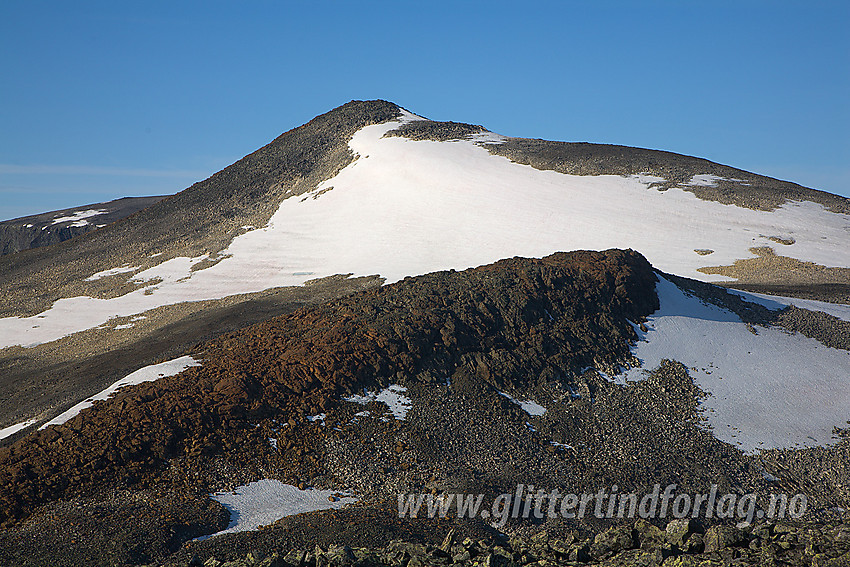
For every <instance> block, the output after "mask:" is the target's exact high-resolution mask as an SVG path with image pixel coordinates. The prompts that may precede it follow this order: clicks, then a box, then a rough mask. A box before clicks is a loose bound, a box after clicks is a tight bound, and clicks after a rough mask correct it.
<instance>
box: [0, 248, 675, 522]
mask: <svg viewBox="0 0 850 567" xmlns="http://www.w3.org/2000/svg"><path fill="white" fill-rule="evenodd" d="M654 284H655V275H654V273H653V271H652V269H651V267H650V266H649V264H648V263H647V262H646V260H645V259H644V258H643V257H642V256H640V255H639V254H637V253H635V252H632V251H625V252H624V251H619V250H611V251H607V252H574V253H569V254H564V253H559V254H555V255H552V256H549V257H547V258H544V259H542V260H530V259H521V258H515V259H511V260H503V261H500V262H497V263H496V264H492V265H489V266H483V267H481V268H476V269H472V270H467V271H465V272H439V273H435V274H430V275H426V276H421V277H417V278H408V279H405V280H404V281H402V282H399V283H398V284H395V285H391V286H386V287H384V288H378V289H374V290H370V291H366V292H362V293H359V294H356V295H354V296H351V297H349V298H345V299H341V300H337V301H334V302H331V303H328V304H325V305H321V306H318V307H314V308H311V309H302V310H299V311H296V312H294V313H292V314H290V315H285V316H282V317H279V318H276V319H272V320H270V321H268V322H265V323H260V324H258V325H255V326H253V327H249V328H247V329H245V330H244V331H240V332H237V333H234V334H230V335H226V336H224V337H222V338H220V339H217V340H214V341H212V342H211V343H207V344H204V345H202V346H201V347H199V349H198V355H197V356H199V357H201V358H203V360H204V364H203V366H202V367H198V368H193V369H189V370H188V371H186V372H184V373H183V374H181V375H179V376H176V377H172V378H165V379H162V380H159V381H157V382H154V383H148V384H143V385H141V386H138V387H134V388H127V389H125V390H122V391H121V392H120V393H119V394H118V395H117V396H116V397H115V398H113V399H111V400H110V401H108V402H105V403H100V404H96V405H95V407H94V408H92V409H91V410H89V411H86V412H85V413H84V414H82V415H80V416H78V417H76V418H74V419H72V420H71V421H69V422H67V423H66V424H64V425H61V426H54V427H50V428H48V429H47V430H45V431H39V432H37V433H34V434H32V435H30V436H28V437H26V438H24V439H22V440H21V441H19V442H17V443H15V444H14V445H12V446H11V447H7V448H2V449H0V502H2V507H0V514H2V520H3V521H4V522H6V523H9V522H13V521H14V520H15V519H16V518H20V517H22V516H25V515H27V514H28V513H29V511H31V510H32V509H33V507H34V506H37V505H39V504H40V503H44V502H47V501H50V500H53V499H57V498H63V497H67V496H70V495H74V494H84V493H86V491H87V490H91V489H92V488H93V487H96V486H99V485H102V484H104V483H110V482H113V481H114V480H115V479H125V480H126V482H128V483H131V484H136V483H141V484H142V485H150V484H151V483H154V484H156V481H155V479H156V478H157V477H158V476H160V475H161V474H163V470H164V467H165V466H166V464H167V463H168V462H169V460H170V459H173V458H175V457H178V456H185V457H189V458H195V457H200V456H202V455H207V456H210V455H216V454H220V453H222V452H226V451H229V450H233V449H236V448H243V449H244V448H246V447H249V446H250V445H251V443H254V442H262V443H263V444H265V438H264V437H263V435H262V433H261V432H257V433H255V431H256V430H255V428H252V427H251V423H256V422H257V421H259V420H262V419H265V418H275V419H277V420H279V421H281V422H286V421H287V420H296V421H301V420H303V417H304V416H305V415H310V414H316V413H319V412H320V411H323V410H326V409H328V408H329V407H332V406H333V405H335V404H336V403H337V400H338V398H339V396H340V394H345V393H350V392H352V391H356V390H358V389H359V388H362V387H365V386H372V387H375V386H382V385H387V384H389V383H391V382H398V383H402V384H406V383H416V382H421V383H426V384H427V383H431V382H432V381H433V382H437V381H440V382H441V381H442V380H444V378H442V377H443V376H446V375H448V376H452V375H453V374H457V372H456V371H457V370H462V369H463V368H465V367H466V365H465V361H466V360H467V359H470V358H471V359H475V360H478V363H477V367H478V368H479V369H480V372H479V373H478V375H477V376H470V375H468V373H467V375H466V378H464V377H462V376H460V375H459V374H457V376H456V378H455V381H456V383H457V387H458V388H467V389H469V390H470V392H473V393H474V392H475V391H477V390H480V387H481V384H480V383H484V384H486V383H490V384H492V385H493V386H496V387H498V388H502V389H512V388H519V389H525V388H527V387H528V386H529V384H528V382H529V380H531V379H532V377H534V378H533V379H534V380H536V379H537V378H536V377H539V376H546V375H547V374H548V375H550V376H556V375H559V374H560V375H564V376H572V375H575V374H577V373H578V372H579V371H580V370H581V369H582V368H583V367H586V366H592V365H594V364H597V365H607V366H610V367H612V368H615V367H617V366H618V365H619V364H624V363H627V361H628V359H629V358H630V353H629V346H628V345H629V341H631V340H633V339H634V338H635V336H634V331H633V329H632V327H631V325H630V324H629V323H628V320H641V319H642V318H643V317H644V316H646V315H648V314H649V313H651V312H652V311H654V310H655V309H656V308H657V306H658V303H657V302H658V300H657V297H656V295H655V292H654ZM479 382H480V383H479ZM294 423H295V422H294V421H293V426H294ZM204 488H206V487H204Z"/></svg>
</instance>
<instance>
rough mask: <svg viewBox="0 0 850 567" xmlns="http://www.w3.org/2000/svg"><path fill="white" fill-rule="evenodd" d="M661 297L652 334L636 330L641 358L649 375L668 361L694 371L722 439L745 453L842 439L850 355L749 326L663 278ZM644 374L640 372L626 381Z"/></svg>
mask: <svg viewBox="0 0 850 567" xmlns="http://www.w3.org/2000/svg"><path fill="white" fill-rule="evenodd" d="M656 291H657V292H658V299H659V301H660V303H661V307H660V309H659V310H658V311H656V312H655V313H654V314H653V315H651V316H650V317H649V321H648V322H647V324H646V326H647V331H646V332H642V331H641V330H640V329H638V328H637V326H636V327H635V331H636V332H637V333H638V336H639V337H640V341H639V342H638V343H637V345H636V346H635V348H634V349H633V350H634V354H635V356H637V357H638V359H640V360H641V362H642V363H643V368H644V369H652V368H655V367H656V366H658V365H659V364H660V363H661V360H662V359H665V358H667V359H673V360H677V361H679V362H681V363H683V364H685V365H686V366H688V367H689V368H690V369H691V375H692V376H693V378H694V381H695V382H696V383H697V384H698V385H699V386H700V387H701V388H702V389H703V390H705V391H706V392H708V394H709V397H708V398H707V399H705V400H704V402H703V404H702V405H703V407H704V408H705V410H706V411H705V417H706V418H707V420H708V423H709V424H710V425H711V427H712V429H713V431H714V435H715V436H716V437H717V438H718V439H720V440H722V441H726V442H727V443H731V444H733V445H736V446H738V447H740V448H741V449H742V450H744V451H755V450H758V449H772V448H784V447H810V446H817V445H827V444H830V443H833V442H836V441H837V438H835V437H834V436H833V433H832V432H833V427H836V426H837V427H846V424H847V420H848V418H850V352H849V351H846V350H841V349H835V348H829V347H826V346H824V345H823V344H821V343H820V342H818V341H817V340H815V339H810V338H808V337H804V336H803V335H800V334H798V333H794V334H790V333H788V332H787V331H785V330H784V329H780V328H774V327H769V328H764V327H755V328H753V327H748V326H747V325H746V324H745V323H743V322H742V321H741V319H740V318H739V317H738V316H737V315H735V314H734V313H732V312H731V311H728V310H725V309H722V308H720V307H717V306H714V305H709V304H706V303H704V302H702V301H701V300H700V299H699V298H697V297H694V296H691V295H689V294H687V293H686V292H684V291H682V290H681V289H680V288H679V287H677V286H676V285H675V284H674V283H672V282H670V281H667V280H665V279H663V278H662V279H661V281H659V283H658V285H657V286H656ZM741 295H743V296H744V297H745V298H746V299H757V298H751V297H747V296H748V295H749V294H743V293H742V294H741ZM643 372H644V371H643V370H642V369H638V368H633V369H631V370H629V371H627V372H626V374H625V377H626V378H629V379H640V378H642V377H643Z"/></svg>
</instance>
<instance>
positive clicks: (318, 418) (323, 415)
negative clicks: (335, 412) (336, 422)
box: [307, 413, 328, 425]
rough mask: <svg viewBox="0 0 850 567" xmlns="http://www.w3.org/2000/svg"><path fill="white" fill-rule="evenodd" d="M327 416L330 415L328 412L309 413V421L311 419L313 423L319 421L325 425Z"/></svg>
mask: <svg viewBox="0 0 850 567" xmlns="http://www.w3.org/2000/svg"><path fill="white" fill-rule="evenodd" d="M326 417H328V415H327V414H326V413H319V414H316V415H308V416H307V421H310V422H312V423H315V422H317V421H318V422H320V423H321V424H322V425H325V418H326Z"/></svg>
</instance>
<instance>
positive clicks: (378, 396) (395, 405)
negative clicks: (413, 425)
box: [343, 384, 413, 421]
mask: <svg viewBox="0 0 850 567" xmlns="http://www.w3.org/2000/svg"><path fill="white" fill-rule="evenodd" d="M406 391H407V388H405V387H404V386H399V385H398V384H392V385H391V386H388V387H386V388H384V389H383V390H381V391H380V392H373V393H368V392H367V393H366V394H365V395H363V396H358V395H353V396H349V397H347V398H343V400H345V401H346V402H355V403H358V404H362V405H364V406H365V405H366V404H368V403H370V402H380V403H383V404H386V406H387V407H388V408H389V410H390V413H392V414H393V417H395V418H396V419H398V420H400V421H404V419H405V418H406V417H407V412H408V411H410V408H411V406H412V405H413V402H412V401H411V399H410V398H408V397H407V396H405V395H404V394H403V392H406ZM361 413H363V412H360V413H358V414H355V415H360V414H361ZM365 415H368V412H366V414H365Z"/></svg>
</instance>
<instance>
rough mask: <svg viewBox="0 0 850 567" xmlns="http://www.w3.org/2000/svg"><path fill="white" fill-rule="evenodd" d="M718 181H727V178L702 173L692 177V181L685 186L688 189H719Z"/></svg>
mask: <svg viewBox="0 0 850 567" xmlns="http://www.w3.org/2000/svg"><path fill="white" fill-rule="evenodd" d="M718 181H726V178H725V177H720V176H718V175H710V174H708V173H702V174H699V175H694V176H693V177H691V180H690V181H688V182H687V183H685V185H687V186H688V187H717V182H718Z"/></svg>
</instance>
